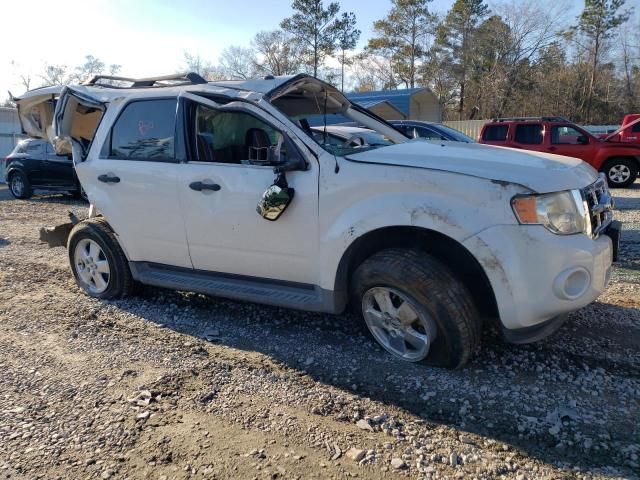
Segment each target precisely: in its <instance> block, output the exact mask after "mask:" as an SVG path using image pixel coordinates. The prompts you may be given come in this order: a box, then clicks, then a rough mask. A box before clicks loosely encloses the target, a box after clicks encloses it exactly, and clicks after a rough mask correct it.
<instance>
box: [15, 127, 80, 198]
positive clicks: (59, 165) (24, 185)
mask: <svg viewBox="0 0 640 480" xmlns="http://www.w3.org/2000/svg"><path fill="white" fill-rule="evenodd" d="M4 178H5V179H6V180H7V183H8V184H9V190H10V191H11V194H12V195H13V196H14V197H16V198H29V197H31V195H33V190H34V189H38V190H53V191H67V192H71V193H73V194H75V195H81V192H82V189H81V187H80V183H79V182H78V177H76V173H75V170H74V168H73V161H72V160H71V156H70V155H69V156H67V155H56V153H55V152H54V151H53V147H52V146H51V145H50V144H49V142H46V141H44V140H35V139H29V140H23V141H22V142H20V143H19V144H18V145H16V148H14V149H13V151H12V152H11V153H10V154H9V156H8V157H7V158H5V159H4Z"/></svg>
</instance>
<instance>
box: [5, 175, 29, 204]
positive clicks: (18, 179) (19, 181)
mask: <svg viewBox="0 0 640 480" xmlns="http://www.w3.org/2000/svg"><path fill="white" fill-rule="evenodd" d="M9 190H10V191H11V195H13V196H14V197H15V198H20V199H26V198H31V196H32V195H33V190H32V189H31V183H30V182H29V179H28V178H27V176H26V175H25V174H24V173H22V172H13V173H12V174H11V176H10V177H9Z"/></svg>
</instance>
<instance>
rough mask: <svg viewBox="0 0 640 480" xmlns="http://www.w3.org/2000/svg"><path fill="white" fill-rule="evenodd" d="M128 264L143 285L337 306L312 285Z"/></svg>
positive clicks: (290, 304) (309, 307) (304, 306)
mask: <svg viewBox="0 0 640 480" xmlns="http://www.w3.org/2000/svg"><path fill="white" fill-rule="evenodd" d="M129 267H130V269H131V275H132V276H133V278H134V279H135V280H137V281H138V282H140V283H144V284H146V285H153V286H156V287H163V288H169V289H172V290H184V291H189V292H198V293H204V294H207V295H213V296H216V297H225V298H230V299H233V300H243V301H247V302H255V303H263V304H266V305H273V306H277V307H286V308H295V309H298V310H306V311H311V312H330V313H333V312H335V310H336V309H335V306H334V296H333V294H332V292H330V291H328V290H323V289H321V288H320V287H317V286H314V285H306V284H299V283H291V282H283V281H278V280H271V279H262V278H256V277H244V276H240V275H229V274H224V273H217V272H206V271H202V270H192V269H188V268H180V267H172V266H168V265H159V264H155V263H148V262H129Z"/></svg>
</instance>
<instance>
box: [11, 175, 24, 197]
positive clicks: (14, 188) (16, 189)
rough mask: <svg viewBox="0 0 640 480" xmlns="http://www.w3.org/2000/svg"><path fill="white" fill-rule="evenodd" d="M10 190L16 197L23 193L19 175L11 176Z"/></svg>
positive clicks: (22, 183)
mask: <svg viewBox="0 0 640 480" xmlns="http://www.w3.org/2000/svg"><path fill="white" fill-rule="evenodd" d="M11 192H12V193H13V194H14V195H15V196H16V197H21V196H22V195H23V194H24V182H23V181H22V177H20V175H13V176H12V177H11Z"/></svg>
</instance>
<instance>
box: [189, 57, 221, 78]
mask: <svg viewBox="0 0 640 480" xmlns="http://www.w3.org/2000/svg"><path fill="white" fill-rule="evenodd" d="M184 64H185V67H186V70H187V71H189V72H194V73H197V74H198V75H200V76H201V77H202V78H204V79H205V80H209V81H213V80H223V79H224V78H225V74H224V72H223V71H222V69H221V68H220V67H217V66H215V65H213V64H212V63H211V62H208V61H206V60H203V59H202V58H201V57H200V55H191V54H190V53H187V52H184Z"/></svg>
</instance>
